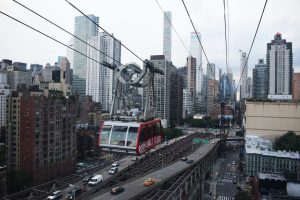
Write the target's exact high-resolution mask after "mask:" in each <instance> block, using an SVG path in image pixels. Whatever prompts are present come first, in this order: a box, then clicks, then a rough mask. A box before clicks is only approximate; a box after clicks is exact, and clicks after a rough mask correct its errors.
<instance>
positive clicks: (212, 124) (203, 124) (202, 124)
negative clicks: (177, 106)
mask: <svg viewBox="0 0 300 200" xmlns="http://www.w3.org/2000/svg"><path fill="white" fill-rule="evenodd" d="M219 123H220V121H219V120H218V119H210V118H205V119H192V120H191V121H190V126H191V127H198V128H219Z"/></svg>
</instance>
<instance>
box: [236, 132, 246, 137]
mask: <svg viewBox="0 0 300 200" xmlns="http://www.w3.org/2000/svg"><path fill="white" fill-rule="evenodd" d="M235 135H236V136H241V137H244V131H237V132H236V133H235Z"/></svg>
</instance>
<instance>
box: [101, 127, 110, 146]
mask: <svg viewBox="0 0 300 200" xmlns="http://www.w3.org/2000/svg"><path fill="white" fill-rule="evenodd" d="M110 131H111V126H103V127H102V130H101V136H100V144H108V140H109V135H110Z"/></svg>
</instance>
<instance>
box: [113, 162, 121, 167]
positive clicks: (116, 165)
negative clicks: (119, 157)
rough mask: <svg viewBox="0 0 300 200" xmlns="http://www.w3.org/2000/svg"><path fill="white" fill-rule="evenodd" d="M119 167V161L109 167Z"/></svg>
mask: <svg viewBox="0 0 300 200" xmlns="http://www.w3.org/2000/svg"><path fill="white" fill-rule="evenodd" d="M119 165H120V162H119V161H115V162H114V163H113V164H112V165H111V166H113V167H118V166H119Z"/></svg>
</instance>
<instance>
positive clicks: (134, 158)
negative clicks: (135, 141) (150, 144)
mask: <svg viewBox="0 0 300 200" xmlns="http://www.w3.org/2000/svg"><path fill="white" fill-rule="evenodd" d="M138 159H139V158H138V157H132V159H131V160H132V161H137V160H138Z"/></svg>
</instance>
